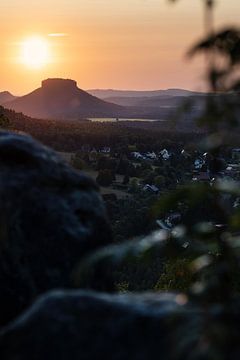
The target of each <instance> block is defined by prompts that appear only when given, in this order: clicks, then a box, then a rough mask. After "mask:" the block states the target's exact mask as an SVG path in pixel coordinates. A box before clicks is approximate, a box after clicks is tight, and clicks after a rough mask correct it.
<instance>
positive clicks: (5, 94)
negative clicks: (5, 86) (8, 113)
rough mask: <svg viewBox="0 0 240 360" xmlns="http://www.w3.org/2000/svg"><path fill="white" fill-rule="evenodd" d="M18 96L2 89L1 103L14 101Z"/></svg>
mask: <svg viewBox="0 0 240 360" xmlns="http://www.w3.org/2000/svg"><path fill="white" fill-rule="evenodd" d="M16 98H17V97H16V96H14V95H12V94H11V93H10V92H9V91H2V92H0V105H2V104H4V103H6V102H8V101H12V100H14V99H16Z"/></svg>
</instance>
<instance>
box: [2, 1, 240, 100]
mask: <svg viewBox="0 0 240 360" xmlns="http://www.w3.org/2000/svg"><path fill="white" fill-rule="evenodd" d="M217 3H218V6H217V8H216V11H215V24H216V25H217V26H219V25H221V26H223V25H229V24H236V25H239V13H240V1H239V0H218V1H217ZM0 28H1V31H0V43H1V46H2V49H1V53H0V91H3V90H9V91H11V92H12V93H14V94H16V95H21V94H25V93H27V92H29V91H31V90H33V89H34V88H37V87H39V84H40V82H41V80H42V79H45V78H48V77H63V78H71V79H75V80H76V81H77V82H78V86H79V87H81V88H83V89H90V88H117V89H164V88H170V87H181V88H188V89H199V86H200V85H199V84H200V83H201V78H202V73H203V66H202V61H200V60H195V61H191V62H189V61H186V59H184V53H185V51H186V49H187V48H188V45H191V44H192V43H193V42H194V40H196V39H197V38H199V37H200V36H201V35H202V34H203V9H202V0H181V1H179V3H177V4H176V5H171V4H169V3H168V2H167V0H120V1H118V0H41V1H36V0H21V1H20V0H1V1H0ZM36 37H37V38H38V39H41V41H42V42H43V46H40V47H39V46H38V51H39V52H40V53H39V64H35V63H33V64H32V63H31V51H30V56H29V54H27V55H26V56H25V55H24V51H25V52H26V51H28V48H27V47H28V45H29V43H28V41H29V39H32V38H36ZM30 41H31V40H30ZM45 47H46V48H45ZM26 49H27V50H26ZM45 51H46V52H47V53H46V54H45ZM24 56H25V60H24V59H23V58H24ZM41 57H43V58H42V59H41ZM32 65H39V66H32Z"/></svg>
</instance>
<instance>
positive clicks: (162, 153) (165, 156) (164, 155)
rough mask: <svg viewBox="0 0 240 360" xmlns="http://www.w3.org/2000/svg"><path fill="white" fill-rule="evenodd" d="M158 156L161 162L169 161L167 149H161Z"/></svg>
mask: <svg viewBox="0 0 240 360" xmlns="http://www.w3.org/2000/svg"><path fill="white" fill-rule="evenodd" d="M160 155H161V156H162V158H163V160H169V159H170V157H171V155H170V153H169V152H168V151H167V149H163V150H162V151H160Z"/></svg>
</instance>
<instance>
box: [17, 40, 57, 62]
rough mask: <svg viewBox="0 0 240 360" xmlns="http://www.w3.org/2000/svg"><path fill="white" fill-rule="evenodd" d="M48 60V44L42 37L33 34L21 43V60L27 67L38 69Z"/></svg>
mask: <svg viewBox="0 0 240 360" xmlns="http://www.w3.org/2000/svg"><path fill="white" fill-rule="evenodd" d="M49 61H50V52H49V44H48V42H47V40H45V39H44V38H43V37H39V36H34V37H31V38H28V39H26V40H24V41H23V42H22V44H21V62H22V63H23V64H24V65H26V66H27V67H29V68H33V69H39V68H42V67H43V66H45V65H47V63H48V62H49Z"/></svg>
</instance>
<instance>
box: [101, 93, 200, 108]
mask: <svg viewBox="0 0 240 360" xmlns="http://www.w3.org/2000/svg"><path fill="white" fill-rule="evenodd" d="M205 99H206V95H205V94H204V95H192V96H180V95H179V96H169V95H168V96H151V97H149V96H147V97H146V96H144V97H121V96H119V97H109V98H106V99H105V101H109V102H112V103H114V104H118V105H121V106H134V107H146V108H149V107H151V108H157V107H159V108H166V107H169V108H170V107H171V108H174V107H178V106H181V105H182V104H184V103H186V102H187V101H189V100H191V101H192V102H193V104H194V106H201V105H203V103H204V101H205Z"/></svg>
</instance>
